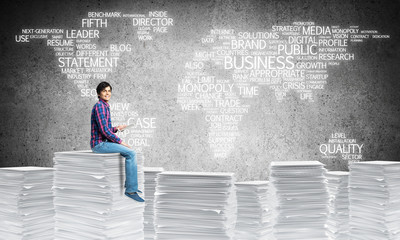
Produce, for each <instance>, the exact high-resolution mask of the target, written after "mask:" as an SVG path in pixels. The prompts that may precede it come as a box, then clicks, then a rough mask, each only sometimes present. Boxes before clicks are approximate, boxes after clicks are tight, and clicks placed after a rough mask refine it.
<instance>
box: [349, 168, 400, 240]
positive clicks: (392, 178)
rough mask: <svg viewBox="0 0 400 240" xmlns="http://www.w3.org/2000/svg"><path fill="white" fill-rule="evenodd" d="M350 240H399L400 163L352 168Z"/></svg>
mask: <svg viewBox="0 0 400 240" xmlns="http://www.w3.org/2000/svg"><path fill="white" fill-rule="evenodd" d="M349 168H350V179H349V188H350V189H349V199H350V239H351V240H399V239H400V162H389V161H371V162H356V163H352V164H350V166H349Z"/></svg>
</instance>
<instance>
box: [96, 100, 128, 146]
mask: <svg viewBox="0 0 400 240" xmlns="http://www.w3.org/2000/svg"><path fill="white" fill-rule="evenodd" d="M95 116H96V117H95V119H96V122H97V124H98V126H99V128H100V131H101V133H102V134H103V135H104V136H105V137H106V138H107V139H108V140H110V141H111V142H115V143H122V140H121V139H120V138H119V137H118V136H117V135H115V134H114V133H113V131H115V130H116V128H113V129H109V128H108V126H107V119H106V108H105V107H104V106H103V105H101V104H100V105H96V107H95Z"/></svg>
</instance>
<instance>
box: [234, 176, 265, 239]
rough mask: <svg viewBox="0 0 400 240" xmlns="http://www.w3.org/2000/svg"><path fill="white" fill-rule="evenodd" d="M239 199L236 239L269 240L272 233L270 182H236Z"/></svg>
mask: <svg viewBox="0 0 400 240" xmlns="http://www.w3.org/2000/svg"><path fill="white" fill-rule="evenodd" d="M235 185H236V189H237V199H238V204H237V206H238V213H237V221H236V230H235V239H237V240H253V239H254V240H268V239H270V237H271V236H270V235H271V233H272V226H271V212H270V209H269V208H270V206H269V205H268V182H267V181H251V182H237V183H235Z"/></svg>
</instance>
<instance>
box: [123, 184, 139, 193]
mask: <svg viewBox="0 0 400 240" xmlns="http://www.w3.org/2000/svg"><path fill="white" fill-rule="evenodd" d="M124 188H126V185H124ZM137 192H138V193H142V191H140V190H139V189H138V190H137Z"/></svg>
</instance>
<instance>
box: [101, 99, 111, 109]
mask: <svg viewBox="0 0 400 240" xmlns="http://www.w3.org/2000/svg"><path fill="white" fill-rule="evenodd" d="M99 102H102V103H104V104H105V105H106V106H107V107H110V105H109V104H108V103H107V102H106V101H104V100H103V99H101V98H99Z"/></svg>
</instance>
